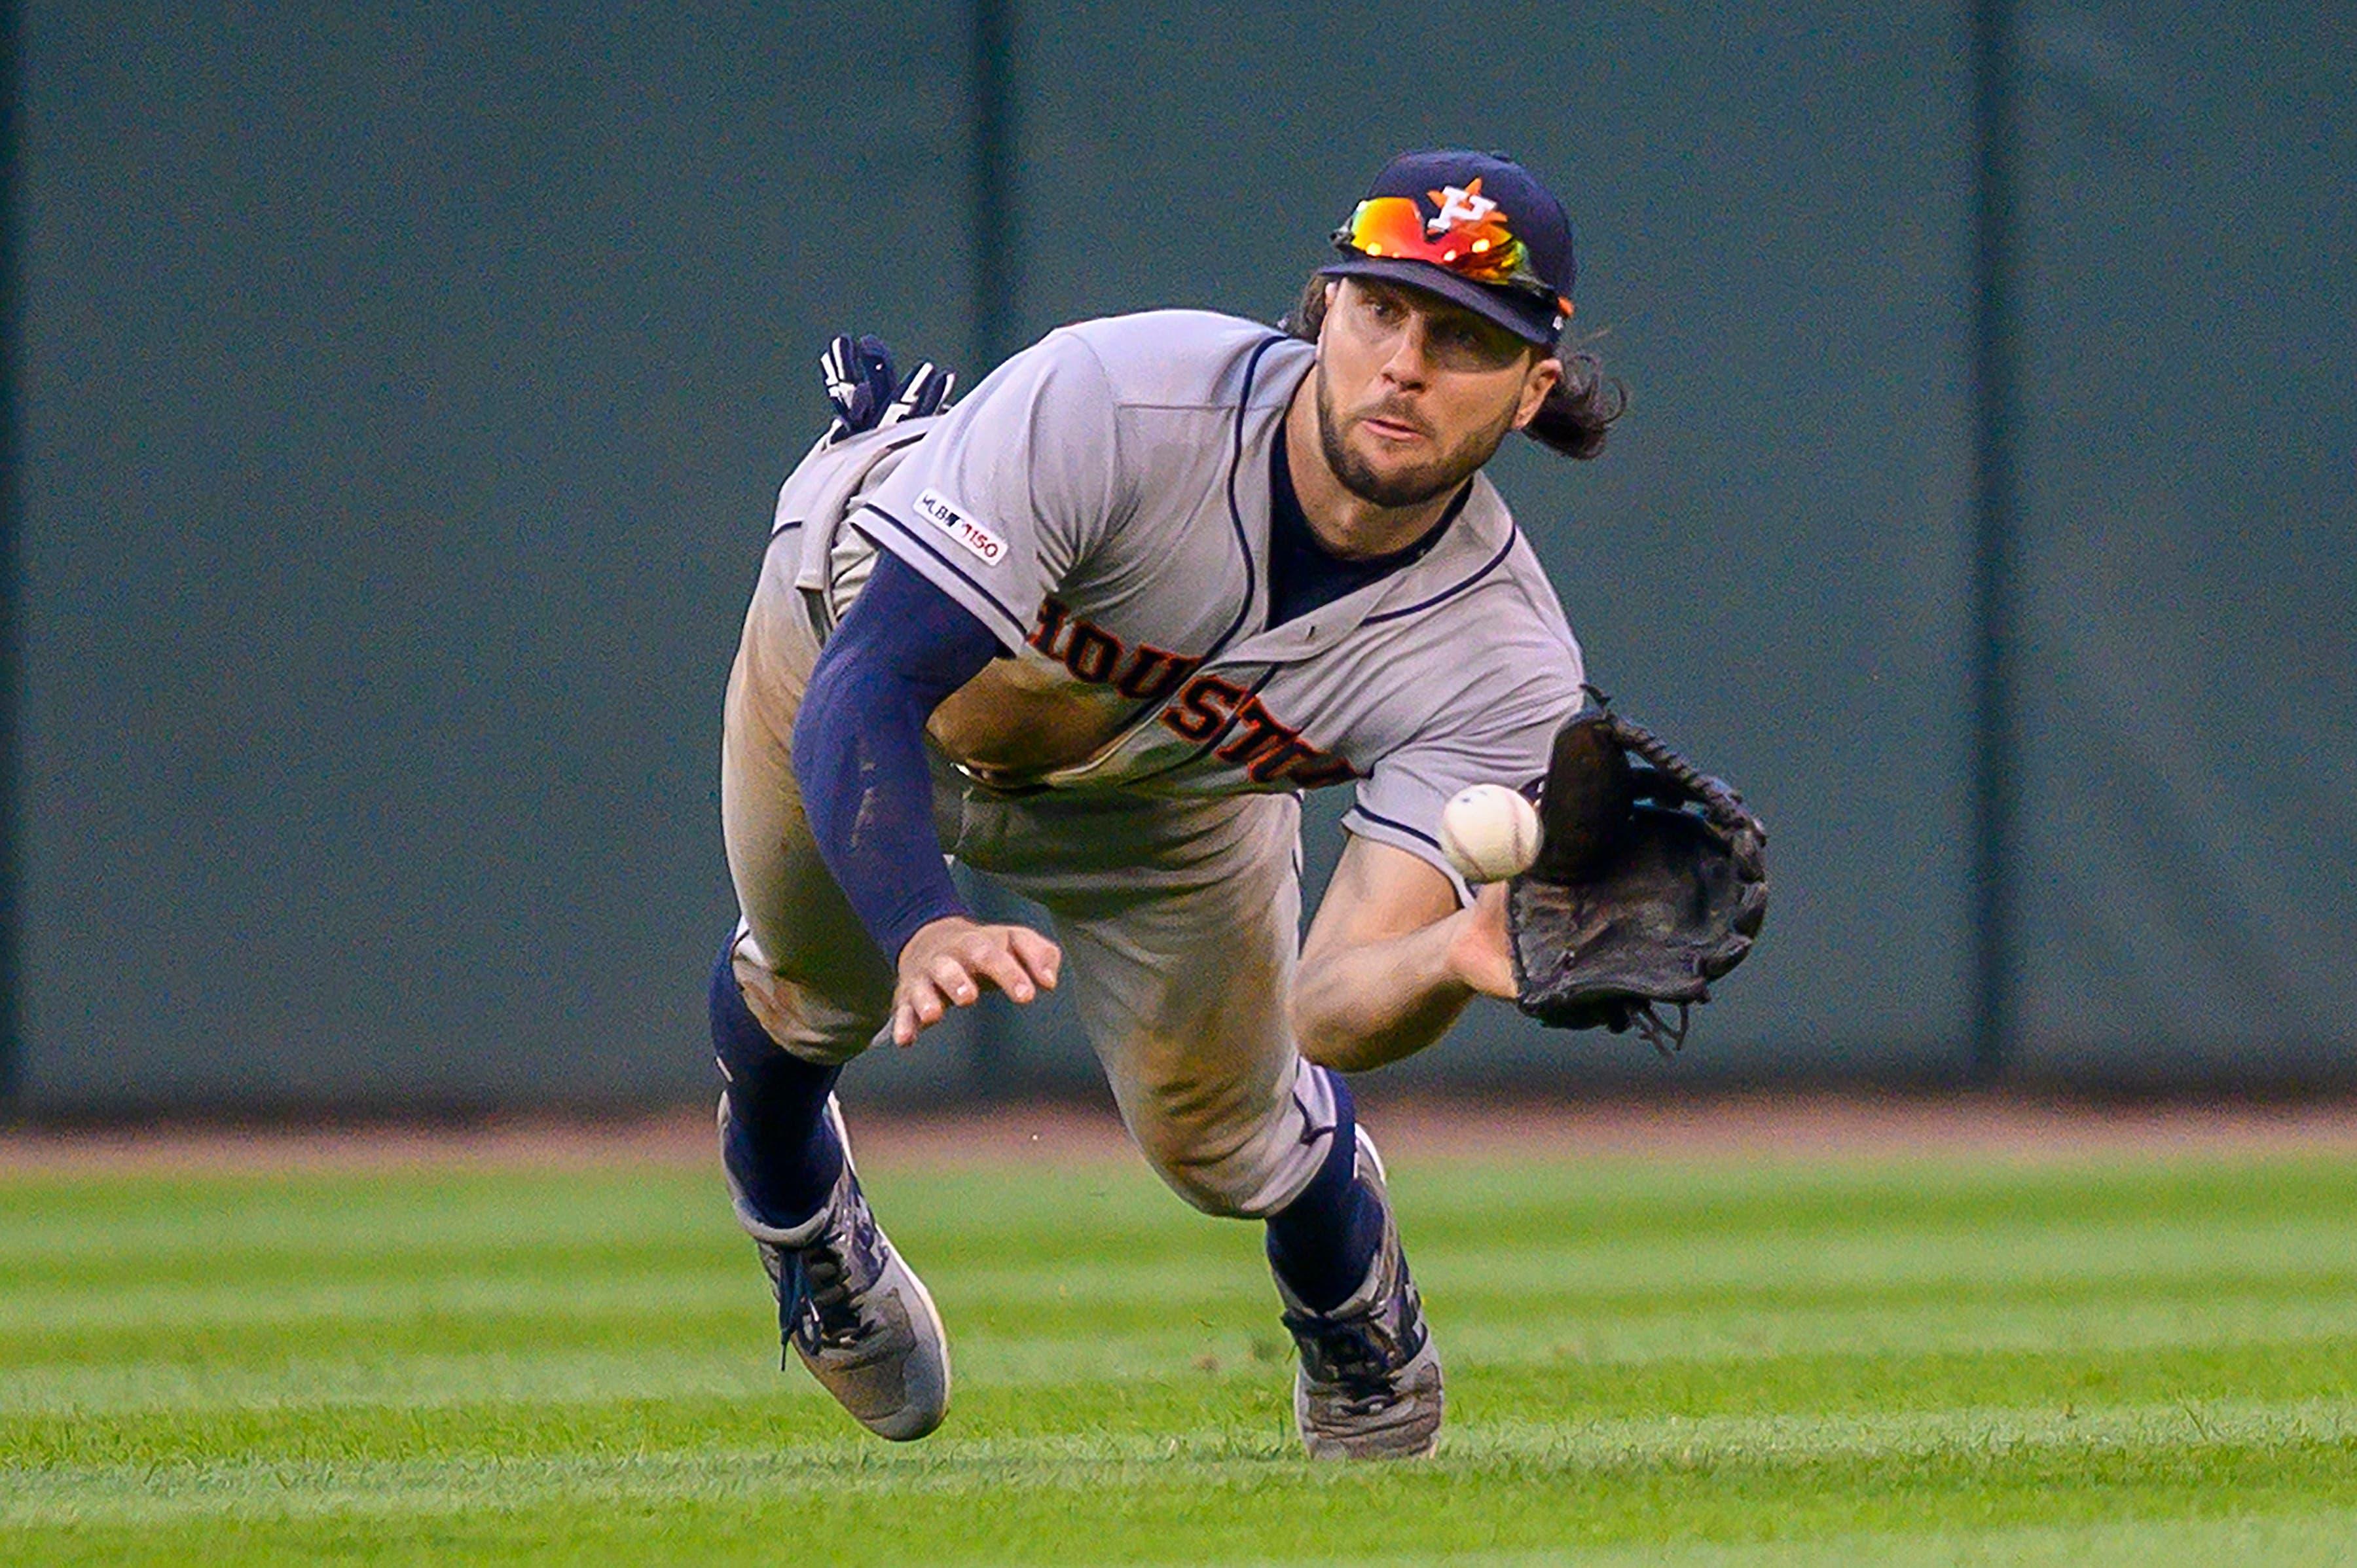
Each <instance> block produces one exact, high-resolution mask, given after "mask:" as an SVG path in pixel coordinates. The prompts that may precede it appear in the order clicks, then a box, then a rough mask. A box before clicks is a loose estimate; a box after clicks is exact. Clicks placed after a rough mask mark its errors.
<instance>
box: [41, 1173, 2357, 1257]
mask: <svg viewBox="0 0 2357 1568" xmlns="http://www.w3.org/2000/svg"><path fill="white" fill-rule="evenodd" d="M1394 1164H1395V1165H1400V1166H1401V1169H1400V1170H1399V1171H1398V1173H1397V1174H1396V1180H1395V1183H1394V1185H1395V1186H1396V1187H1398V1188H1399V1190H1400V1192H1401V1194H1402V1195H1403V1197H1404V1198H1405V1202H1406V1205H1407V1208H1409V1210H1410V1212H1411V1213H1412V1214H1414V1215H1418V1216H1437V1215H1446V1214H1448V1213H1450V1212H1459V1213H1464V1214H1468V1215H1478V1216H1479V1217H1480V1219H1481V1221H1482V1223H1483V1225H1484V1226H1485V1227H1486V1229H1487V1230H1488V1231H1489V1232H1490V1233H1491V1235H1493V1236H1494V1237H1496V1238H1498V1239H1501V1240H1512V1241H1514V1242H1516V1243H1517V1244H1518V1245H1519V1244H1521V1243H1523V1242H1525V1241H1529V1240H1544V1239H1545V1238H1548V1237H1556V1238H1560V1237H1562V1236H1565V1235H1576V1236H1582V1237H1593V1238H1599V1239H1606V1240H1609V1239H1612V1238H1615V1237H1629V1238H1635V1239H1645V1238H1651V1237H1655V1236H1658V1235H1660V1234H1662V1233H1674V1234H1675V1235H1676V1236H1678V1237H1679V1238H1682V1239H1683V1240H1685V1241H1687V1242H1689V1243H1699V1242H1703V1241H1706V1240H1709V1239H1710V1238H1712V1237H1713V1236H1722V1235H1723V1236H1730V1237H1736V1238H1749V1239H1760V1238H1763V1237H1765V1238H1796V1237H1803V1236H1816V1237H1826V1238H1830V1237H1834V1236H1838V1235H1840V1234H1843V1233H1845V1232H1848V1233H1867V1234H1879V1233H1883V1232H1886V1231H1889V1230H1893V1229H1901V1230H1908V1231H1914V1232H1929V1231H1934V1230H1958V1231H1967V1232H1968V1231H1972V1230H1986V1229H1987V1228H1990V1227H1993V1226H1996V1227H2001V1226H2004V1225H2007V1223H2009V1222H2010V1223H2013V1224H2029V1225H2033V1226H2043V1225H2047V1224H2050V1223H2053V1222H2058V1221H2060V1222H2066V1223H2073V1224H2077V1225H2080V1226H2083V1227H2092V1228H2095V1229H2099V1230H2112V1229H2114V1228H2116V1227H2119V1226H2123V1225H2125V1226H2127V1227H2129V1228H2135V1227H2137V1226H2139V1225H2142V1224H2146V1223H2148V1222H2151V1221H2153V1220H2154V1219H2158V1218H2161V1217H2165V1216H2169V1215H2172V1214H2173V1215H2175V1216H2177V1217H2178V1218H2179V1219H2182V1220H2186V1221H2197V1222H2201V1224H2203V1225H2208V1224H2210V1223H2212V1222H2215V1223H2218V1224H2220V1225H2222V1228H2223V1229H2225V1230H2239V1229H2243V1228H2245V1227H2247V1226H2249V1225H2251V1224H2252V1223H2253V1222H2254V1221H2255V1220H2256V1219H2259V1217H2260V1216H2262V1215H2264V1216H2265V1217H2266V1219H2268V1220H2269V1221H2297V1220H2299V1219H2315V1220H2320V1221H2323V1222H2325V1223H2326V1224H2329V1225H2330V1224H2338V1223H2340V1222H2341V1219H2342V1218H2343V1217H2344V1216H2345V1215H2346V1214H2347V1213H2348V1212H2349V1211H2350V1209H2351V1208H2352V1206H2357V1162H2352V1161H2350V1160H2348V1159H2346V1158H2343V1157H2339V1156H2330V1155H2305V1156H2295V1155H2284V1156H2276V1157H2271V1158H2260V1159H2243V1160H2230V1159H2223V1158H2219V1157H2216V1156H2210V1155H2196V1156H2188V1157H2186V1158H2184V1159H2182V1160H2178V1161H2173V1162H2170V1161H2156V1160H2142V1161H2126V1162H2111V1163H2101V1164H2091V1165H2063V1166H2054V1167H2043V1166H2035V1165H2033V1166H2026V1167H2024V1166H2014V1165H1975V1164H1971V1163H1959V1162H1956V1161H1953V1160H1951V1161H1939V1162H1934V1161H1928V1160H1927V1161H1895V1162H1881V1163H1872V1164H1869V1163H1865V1162H1860V1161H1856V1160H1847V1161H1845V1160H1830V1161H1818V1162H1807V1163H1800V1162H1760V1163H1757V1164H1742V1163H1721V1162H1710V1163H1703V1164H1699V1165H1695V1164H1686V1163H1682V1162H1677V1161H1666V1160H1665V1161H1631V1160H1627V1159H1602V1160H1596V1161H1581V1160H1580V1159H1579V1157H1578V1153H1577V1151H1576V1150H1568V1149H1567V1150H1566V1151H1564V1157H1563V1161H1562V1162H1561V1163H1555V1162H1549V1161H1547V1160H1545V1159H1544V1158H1520V1159H1512V1160H1505V1161H1498V1162H1491V1163H1484V1164H1471V1163H1465V1162H1462V1161H1440V1162H1430V1161H1426V1162H1422V1163H1416V1164H1409V1163H1407V1162H1404V1161H1394ZM863 1171H864V1173H865V1174H866V1176H867V1177H868V1178H869V1179H868V1185H869V1187H870V1189H871V1191H872V1192H874V1193H876V1194H877V1195H878V1201H879V1202H881V1203H886V1204H887V1205H888V1207H890V1208H891V1209H892V1211H893V1212H892V1218H893V1219H894V1222H895V1224H896V1225H908V1226H910V1227H915V1228H927V1227H932V1226H935V1225H936V1224H939V1225H940V1226H941V1227H942V1229H944V1230H951V1231H953V1232H955V1233H956V1235H957V1237H958V1238H961V1239H963V1240H966V1241H967V1242H968V1243H969V1244H970V1245H972V1246H974V1247H979V1248H983V1249H985V1250H986V1252H987V1254H988V1255H989V1256H991V1257H995V1258H996V1259H998V1260H999V1261H1001V1262H1006V1263H1008V1264H1011V1265H1024V1264H1028V1263H1031V1262H1039V1261H1042V1260H1044V1259H1049V1258H1052V1257H1055V1256H1060V1255H1061V1254H1062V1253H1063V1251H1064V1250H1065V1248H1066V1245H1067V1243H1070V1242H1082V1243H1087V1244H1089V1245H1090V1246H1091V1247H1092V1248H1101V1247H1105V1246H1113V1247H1116V1248H1118V1249H1120V1250H1122V1251H1124V1252H1125V1253H1126V1254H1127V1255H1131V1256H1134V1257H1135V1258H1138V1259H1139V1260H1141V1261H1143V1260H1147V1259H1151V1258H1154V1257H1157V1256H1168V1255H1171V1254H1172V1253H1174V1252H1177V1253H1183V1252H1185V1251H1189V1250H1191V1249H1189V1247H1188V1246H1187V1244H1186V1242H1185V1240H1184V1235H1183V1232H1181V1231H1178V1230H1171V1229H1170V1228H1168V1227H1161V1226H1157V1225H1154V1224H1152V1223H1151V1221H1152V1220H1154V1219H1157V1218H1158V1217H1160V1216H1161V1215H1162V1214H1163V1213H1165V1212H1166V1211H1167V1207H1168V1204H1169V1203H1170V1202H1171V1201H1172V1200H1171V1199H1170V1197H1169V1196H1168V1194H1167V1193H1165V1192H1164V1191H1162V1189H1161V1188H1160V1187H1157V1185H1156V1184H1154V1183H1153V1182H1152V1180H1151V1179H1150V1178H1149V1177H1147V1176H1145V1175H1144V1174H1143V1172H1142V1171H1140V1170H1138V1169H1137V1168H1135V1165H1134V1164H1133V1163H1130V1162H1124V1161H1104V1162H1092V1163H1090V1164H1088V1165H1081V1166H1074V1167H1049V1168H1045V1169H1039V1170H1033V1169H1028V1168H1025V1167H1006V1168H997V1169H994V1168H987V1167H985V1168H983V1169H978V1170H970V1171H969V1170H953V1171H942V1170H938V1169H925V1168H910V1167H907V1166H892V1165H887V1166H885V1167H883V1168H882V1169H881V1170H878V1169H877V1168H875V1167H874V1165H872V1163H870V1164H866V1165H863ZM977 1191H981V1192H987V1193H988V1195H989V1198H990V1203H991V1210H990V1212H991V1215H992V1217H993V1219H995V1220H996V1222H997V1225H998V1227H999V1228H1000V1233H999V1234H997V1235H996V1236H992V1237H985V1236H982V1235H979V1234H976V1233H975V1232H974V1230H973V1229H972V1228H971V1227H970V1226H969V1225H967V1224H966V1223H964V1221H965V1220H966V1219H968V1218H970V1216H971V1212H972V1205H971V1195H972V1194H973V1193H974V1192H977ZM885 1195H888V1197H887V1196H885ZM1141 1221H1145V1222H1146V1223H1143V1224H1142V1223H1141ZM683 1227H687V1228H690V1229H694V1230H705V1231H707V1232H708V1231H711V1230H725V1229H726V1201H725V1198H724V1197H722V1195H721V1192H720V1187H719V1183H718V1177H717V1174H716V1171H715V1172H713V1173H705V1172H698V1171H683V1170H677V1169H670V1168H661V1167H658V1168H653V1169H634V1170H630V1171H627V1172H615V1171H605V1170H583V1171H564V1172H555V1173H546V1172H537V1173H536V1172H488V1173H466V1174H458V1175H450V1174H437V1173H434V1172H431V1171H404V1170H394V1171H383V1172H357V1173H332V1172H330V1173H315V1174H309V1175H304V1176H181V1175H173V1174H158V1173H147V1174H135V1175H126V1176H102V1177H96V1178H78V1177H60V1176H46V1175H44V1176H0V1279H5V1278H9V1277H12V1276H13V1273H14V1271H15V1270H16V1268H17V1267H20V1266H27V1267H30V1266H38V1265H39V1264H40V1263H42V1262H44V1261H58V1260H66V1261H71V1260H77V1259H79V1260H83V1261H86V1262H103V1261H110V1260H111V1261H113V1262H117V1263H124V1264H128V1265H130V1266H132V1267H134V1268H135V1269H137V1268H145V1267H154V1266H156V1265H158V1264H159V1263H168V1262H170V1261H171V1260H173V1259H175V1258H183V1259H191V1260H195V1261H198V1262H202V1261H203V1260H205V1259H208V1258H238V1257H240V1256H241V1255H247V1256H248V1261H252V1260H254V1259H267V1258H271V1257H286V1256H319V1257H328V1256H337V1255H341V1256H346V1257H356V1258H361V1257H373V1256H381V1255H393V1256H396V1257H397V1256H398V1255H399V1254H401V1253H402V1252H403V1251H410V1250H417V1249H423V1250H424V1251H427V1252H430V1253H435V1254H440V1253H443V1252H445V1251H451V1250H463V1249H466V1248H468V1247H470V1246H492V1247H496V1246H502V1245H509V1244H521V1245H523V1246H526V1247H530V1246H533V1245H534V1244H538V1243H553V1244H556V1245H559V1246H563V1247H566V1248H572V1247H591V1248H595V1247H598V1246H601V1245H607V1244H611V1243H615V1242H617V1241H631V1242H634V1243H636V1244H650V1243H651V1244H661V1243H662V1242H664V1241H665V1240H676V1239H677V1238H678V1237H679V1236H680V1235H681V1234H682V1228H683Z"/></svg>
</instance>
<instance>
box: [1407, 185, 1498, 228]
mask: <svg viewBox="0 0 2357 1568" xmlns="http://www.w3.org/2000/svg"><path fill="white" fill-rule="evenodd" d="M1425 195H1426V196H1428V197H1430V198H1431V199H1432V202H1433V205H1434V206H1436V207H1437V208H1439V209H1440V214H1439V216H1438V217H1436V218H1428V219H1426V220H1425V224H1424V231H1425V232H1426V233H1427V234H1445V233H1447V232H1448V231H1449V230H1450V229H1451V228H1453V227H1455V226H1456V225H1457V224H1459V223H1479V222H1480V221H1481V220H1482V219H1484V218H1487V217H1488V216H1490V214H1491V213H1492V212H1495V211H1496V210H1498V204H1497V203H1496V202H1494V201H1492V200H1491V199H1489V198H1488V197H1486V196H1484V195H1482V194H1481V181H1480V177H1478V176H1477V177H1475V178H1474V179H1473V181H1472V183H1470V184H1469V185H1467V186H1465V187H1464V188H1462V189H1459V188H1458V187H1456V186H1453V185H1449V186H1443V187H1442V188H1440V189H1438V190H1427V191H1426V192H1425Z"/></svg>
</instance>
